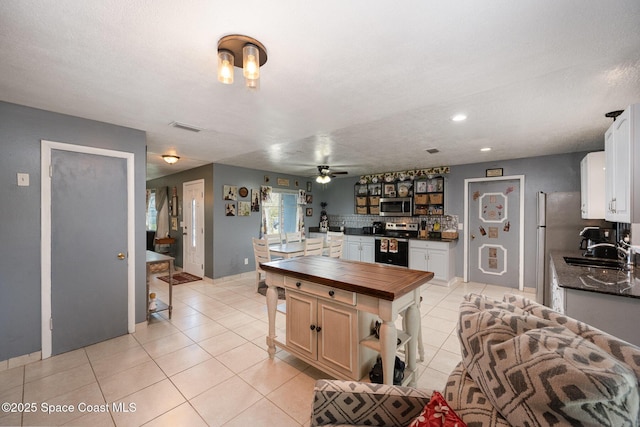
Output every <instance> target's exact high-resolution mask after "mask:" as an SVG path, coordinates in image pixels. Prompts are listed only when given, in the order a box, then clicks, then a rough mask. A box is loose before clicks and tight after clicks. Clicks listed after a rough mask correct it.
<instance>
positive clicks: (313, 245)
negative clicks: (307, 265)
mask: <svg viewBox="0 0 640 427" xmlns="http://www.w3.org/2000/svg"><path fill="white" fill-rule="evenodd" d="M323 246H324V239H323V238H322V237H318V238H316V239H307V240H305V241H304V256H309V255H322V247H323Z"/></svg>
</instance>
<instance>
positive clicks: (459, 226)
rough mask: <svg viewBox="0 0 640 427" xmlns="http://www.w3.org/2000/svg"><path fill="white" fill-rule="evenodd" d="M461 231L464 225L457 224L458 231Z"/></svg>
mask: <svg viewBox="0 0 640 427" xmlns="http://www.w3.org/2000/svg"><path fill="white" fill-rule="evenodd" d="M462 229H464V224H463V223H461V222H459V223H458V230H462Z"/></svg>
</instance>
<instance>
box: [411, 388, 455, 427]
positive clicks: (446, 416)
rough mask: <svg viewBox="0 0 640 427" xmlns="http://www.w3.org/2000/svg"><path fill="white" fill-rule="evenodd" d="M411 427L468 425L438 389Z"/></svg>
mask: <svg viewBox="0 0 640 427" xmlns="http://www.w3.org/2000/svg"><path fill="white" fill-rule="evenodd" d="M409 427H467V425H466V424H465V423H464V422H463V421H462V420H461V419H460V417H458V416H457V415H456V413H455V412H454V411H453V409H451V408H450V407H449V405H448V404H447V401H446V400H444V397H442V395H441V394H440V393H438V392H437V391H434V392H433V394H432V395H431V400H429V403H427V404H426V405H425V407H424V409H423V410H422V412H421V413H420V415H419V416H418V418H416V419H415V420H413V421H412V422H411V424H409Z"/></svg>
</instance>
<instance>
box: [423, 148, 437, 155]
mask: <svg viewBox="0 0 640 427" xmlns="http://www.w3.org/2000/svg"><path fill="white" fill-rule="evenodd" d="M424 151H426V152H427V153H429V154H436V153H439V152H440V150H438V149H437V148H427V149H426V150H424Z"/></svg>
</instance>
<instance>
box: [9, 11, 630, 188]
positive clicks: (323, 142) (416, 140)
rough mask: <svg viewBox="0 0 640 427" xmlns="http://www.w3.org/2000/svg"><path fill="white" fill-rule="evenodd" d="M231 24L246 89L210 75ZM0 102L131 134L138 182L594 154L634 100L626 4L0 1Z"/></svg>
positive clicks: (364, 170) (355, 171)
mask: <svg viewBox="0 0 640 427" xmlns="http://www.w3.org/2000/svg"><path fill="white" fill-rule="evenodd" d="M234 33H239V34H246V35H248V36H251V37H255V38H257V39H258V40H260V41H261V42H262V43H263V44H264V45H265V46H266V48H267V52H268V61H267V63H266V64H265V65H264V67H263V68H262V70H261V81H260V86H261V88H260V90H259V91H257V92H250V91H248V90H246V89H245V88H244V87H243V79H242V71H241V70H240V69H236V74H235V79H236V82H235V84H234V85H230V86H228V85H222V84H220V83H218V81H217V79H216V68H217V57H216V47H217V41H218V39H220V38H221V37H222V36H224V35H228V34H234ZM0 100H3V101H7V102H13V103H17V104H22V105H27V106H31V107H36V108H42V109H45V110H50V111H55V112H60V113H64V114H71V115H74V116H79V117H85V118H88V119H93V120H99V121H104V122H108V123H114V124H118V125H122V126H127V127H132V128H136V129H141V130H144V131H146V132H147V143H148V152H149V154H148V170H147V174H148V178H154V177H158V176H162V175H166V174H168V173H172V172H175V171H179V170H183V169H188V168H191V167H194V166H198V165H202V164H206V163H211V162H216V163H224V164H229V165H235V166H242V167H247V168H254V169H262V170H268V171H274V172H280V173H290V174H294V175H302V176H307V175H312V174H313V173H314V172H315V171H316V165H318V164H325V163H327V164H330V165H331V166H332V167H333V168H334V169H335V170H348V171H349V173H350V175H361V174H366V173H374V172H384V171H395V170H403V169H409V168H414V167H415V168H422V167H430V166H439V165H457V164H465V163H475V162H480V161H496V162H498V161H499V160H501V159H509V158H520V157H530V156H538V155H547V154H557V153H566V152H574V151H584V150H595V149H601V148H602V146H603V133H604V131H605V129H606V128H607V126H608V125H609V123H610V119H606V118H605V117H604V114H605V113H606V112H608V111H611V110H617V109H624V108H625V107H626V106H627V105H629V104H632V103H636V102H640V2H639V1H638V0H609V1H601V0H519V1H513V0H491V1H477V0H461V1H455V2H448V1H431V0H408V1H403V2H390V1H388V0H350V1H344V0H339V1H338V0H325V1H312V2H300V1H293V0H287V1H281V0H278V1H271V2H265V1H234V2H231V1H225V2H222V1H212V0H185V1H175V0H154V1H148V0H144V1H143V0H101V1H97V0H95V1H94V0H92V1H77V0H57V1H42V0H2V1H0ZM459 112H463V113H466V114H467V115H468V119H467V120H466V121H465V122H460V123H456V122H453V121H451V116H453V115H454V114H456V113H459ZM172 121H178V122H183V123H187V124H191V125H194V126H197V127H199V128H203V129H204V130H203V131H202V132H199V133H193V132H189V131H184V130H180V129H176V128H173V127H170V126H169V123H170V122H172ZM485 146H487V147H492V151H490V152H488V153H481V152H480V151H479V150H480V148H482V147H485ZM428 148H438V149H439V150H440V152H439V153H437V154H428V153H426V152H425V150H426V149H428ZM165 153H176V154H177V155H179V156H180V157H181V160H180V161H179V162H178V163H177V164H176V165H173V166H168V165H164V164H163V162H162V160H161V158H160V156H161V155H162V154H165Z"/></svg>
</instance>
